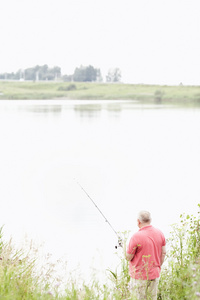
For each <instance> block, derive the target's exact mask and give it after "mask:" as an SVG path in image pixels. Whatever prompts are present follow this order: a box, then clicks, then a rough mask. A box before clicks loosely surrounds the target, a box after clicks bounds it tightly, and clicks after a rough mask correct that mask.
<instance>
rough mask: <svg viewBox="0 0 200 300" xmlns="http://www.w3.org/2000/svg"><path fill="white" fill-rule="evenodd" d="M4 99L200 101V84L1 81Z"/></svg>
mask: <svg viewBox="0 0 200 300" xmlns="http://www.w3.org/2000/svg"><path fill="white" fill-rule="evenodd" d="M0 99H36V100H37V99H80V100H81V99H89V100H90V99H100V100H104V99H108V100H109V99H113V100H114V99H122V100H129V99H130V100H139V101H143V102H145V103H149V102H150V103H152V102H156V103H177V104H178V103H191V102H192V103H196V104H198V103H200V86H159V85H142V84H141V85H134V84H122V83H117V84H109V83H87V82H86V83H82V82H75V83H71V82H70V83H69V82H67V83H65V82H19V81H15V82H14V81H13V82H11V81H0Z"/></svg>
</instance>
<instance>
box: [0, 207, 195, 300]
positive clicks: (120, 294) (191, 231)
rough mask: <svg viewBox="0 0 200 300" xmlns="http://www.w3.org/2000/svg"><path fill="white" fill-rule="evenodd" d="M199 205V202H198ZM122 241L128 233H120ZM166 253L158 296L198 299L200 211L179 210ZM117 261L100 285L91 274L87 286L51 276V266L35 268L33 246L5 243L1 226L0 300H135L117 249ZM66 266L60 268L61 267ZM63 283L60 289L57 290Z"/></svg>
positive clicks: (121, 257) (35, 258)
mask: <svg viewBox="0 0 200 300" xmlns="http://www.w3.org/2000/svg"><path fill="white" fill-rule="evenodd" d="M198 206H199V207H200V205H198ZM123 235H124V242H125V243H126V239H127V233H124V234H123ZM167 248H168V252H167V257H166V260H165V263H164V265H163V267H162V272H161V278H160V282H159V291H158V299H160V300H161V299H162V300H171V299H173V300H179V299H180V300H183V299H185V300H193V299H198V298H200V212H198V214H197V216H194V215H191V216H190V215H186V214H182V215H181V216H180V221H179V222H178V223H177V224H174V225H172V231H171V233H170V236H169V238H168V240H167ZM116 255H118V258H119V265H118V266H117V267H116V270H107V275H108V276H107V280H106V282H104V283H103V284H102V283H101V284H100V283H99V282H98V279H96V278H95V274H94V277H92V278H91V281H90V283H89V284H86V283H84V282H83V283H82V284H81V285H80V282H79V280H78V279H74V278H72V277H70V276H68V280H66V282H64V283H63V282H62V281H63V280H62V278H57V279H55V277H54V276H52V275H53V273H54V267H55V265H53V264H49V263H47V265H45V267H44V266H41V267H38V253H37V249H36V250H34V249H33V247H32V246H30V249H29V250H28V251H27V250H26V251H25V250H16V249H15V248H14V246H13V245H12V242H11V241H9V242H4V240H3V235H2V228H1V229H0V299H8V300H18V299H19V300H21V299H24V300H28V299H30V300H36V299H37V300H38V299H39V300H40V299H41V300H43V299H45V300H46V299H58V300H64V299H65V300H89V299H91V300H121V299H124V300H125V299H126V300H136V298H135V296H134V294H133V292H132V289H131V285H130V276H129V274H128V262H127V261H126V260H125V259H124V256H123V251H117V252H116ZM63 267H64V266H63ZM61 282H62V284H63V285H62V289H60V288H59V286H60V283H61Z"/></svg>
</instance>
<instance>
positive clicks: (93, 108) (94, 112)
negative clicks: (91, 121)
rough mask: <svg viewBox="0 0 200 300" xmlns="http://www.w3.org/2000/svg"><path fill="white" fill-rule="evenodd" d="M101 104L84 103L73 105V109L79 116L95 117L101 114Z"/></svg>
mask: <svg viewBox="0 0 200 300" xmlns="http://www.w3.org/2000/svg"><path fill="white" fill-rule="evenodd" d="M101 110H102V105H100V104H99V105H97V104H85V105H75V106H74V111H75V113H78V115H79V116H80V117H86V118H87V117H88V118H96V117H99V116H100V114H101Z"/></svg>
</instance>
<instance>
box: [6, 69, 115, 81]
mask: <svg viewBox="0 0 200 300" xmlns="http://www.w3.org/2000/svg"><path fill="white" fill-rule="evenodd" d="M0 80H21V81H24V80H31V81H44V80H46V81H48V80H50V81H57V80H62V81H66V82H70V81H77V82H102V81H103V77H102V75H101V70H100V69H98V68H94V67H93V66H91V65H89V66H80V67H78V68H76V69H75V70H74V73H73V74H71V75H67V74H65V75H62V73H61V68H60V67H58V66H55V67H53V68H49V67H48V65H43V66H39V65H37V66H35V67H32V68H27V69H20V70H18V71H17V72H16V73H14V72H12V73H7V72H5V73H0ZM120 80H121V71H120V69H119V68H113V69H109V70H108V74H107V75H106V82H120Z"/></svg>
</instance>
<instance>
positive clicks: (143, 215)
mask: <svg viewBox="0 0 200 300" xmlns="http://www.w3.org/2000/svg"><path fill="white" fill-rule="evenodd" d="M138 220H139V221H140V222H141V223H142V224H150V223H151V214H150V212H148V211H146V210H142V211H140V212H139V214H138Z"/></svg>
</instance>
